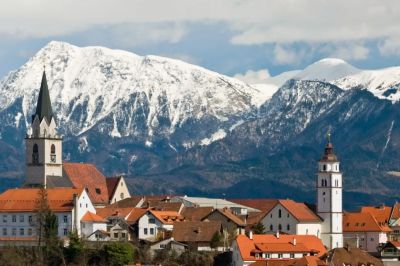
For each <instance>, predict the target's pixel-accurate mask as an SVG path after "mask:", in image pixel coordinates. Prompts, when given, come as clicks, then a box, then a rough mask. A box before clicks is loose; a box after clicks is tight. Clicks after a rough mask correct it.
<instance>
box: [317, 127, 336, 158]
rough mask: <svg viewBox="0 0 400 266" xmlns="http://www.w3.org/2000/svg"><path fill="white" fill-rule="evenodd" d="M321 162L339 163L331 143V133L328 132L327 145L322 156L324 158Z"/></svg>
mask: <svg viewBox="0 0 400 266" xmlns="http://www.w3.org/2000/svg"><path fill="white" fill-rule="evenodd" d="M320 162H338V159H337V157H336V155H335V153H334V152H333V144H332V142H331V133H330V131H328V134H327V143H326V146H325V151H324V154H323V155H322V158H321V160H320Z"/></svg>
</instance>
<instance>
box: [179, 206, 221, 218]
mask: <svg viewBox="0 0 400 266" xmlns="http://www.w3.org/2000/svg"><path fill="white" fill-rule="evenodd" d="M212 211H214V208H213V207H184V208H183V209H182V211H181V214H182V216H183V217H185V220H186V221H201V220H202V219H203V218H204V217H206V216H207V215H208V214H210V213H211V212H212Z"/></svg>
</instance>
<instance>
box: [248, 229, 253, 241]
mask: <svg viewBox="0 0 400 266" xmlns="http://www.w3.org/2000/svg"><path fill="white" fill-rule="evenodd" d="M249 239H250V240H253V231H252V230H250V232H249Z"/></svg>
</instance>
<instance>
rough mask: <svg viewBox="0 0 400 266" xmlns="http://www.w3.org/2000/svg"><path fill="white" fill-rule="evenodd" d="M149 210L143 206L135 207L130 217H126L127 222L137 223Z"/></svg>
mask: <svg viewBox="0 0 400 266" xmlns="http://www.w3.org/2000/svg"><path fill="white" fill-rule="evenodd" d="M146 212H147V210H146V209H142V208H133V209H132V211H131V213H130V214H129V216H128V218H127V219H126V221H127V222H129V223H130V224H134V223H136V222H137V221H138V220H139V219H140V217H142V216H143V215H144V214H145V213H146Z"/></svg>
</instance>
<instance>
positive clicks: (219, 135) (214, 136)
mask: <svg viewBox="0 0 400 266" xmlns="http://www.w3.org/2000/svg"><path fill="white" fill-rule="evenodd" d="M225 137H226V132H225V131H224V130H223V129H219V130H218V131H217V132H215V133H213V134H212V135H211V137H210V138H205V139H202V140H201V142H200V145H202V146H206V145H210V144H211V143H213V142H214V141H217V140H220V139H223V138H225Z"/></svg>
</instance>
